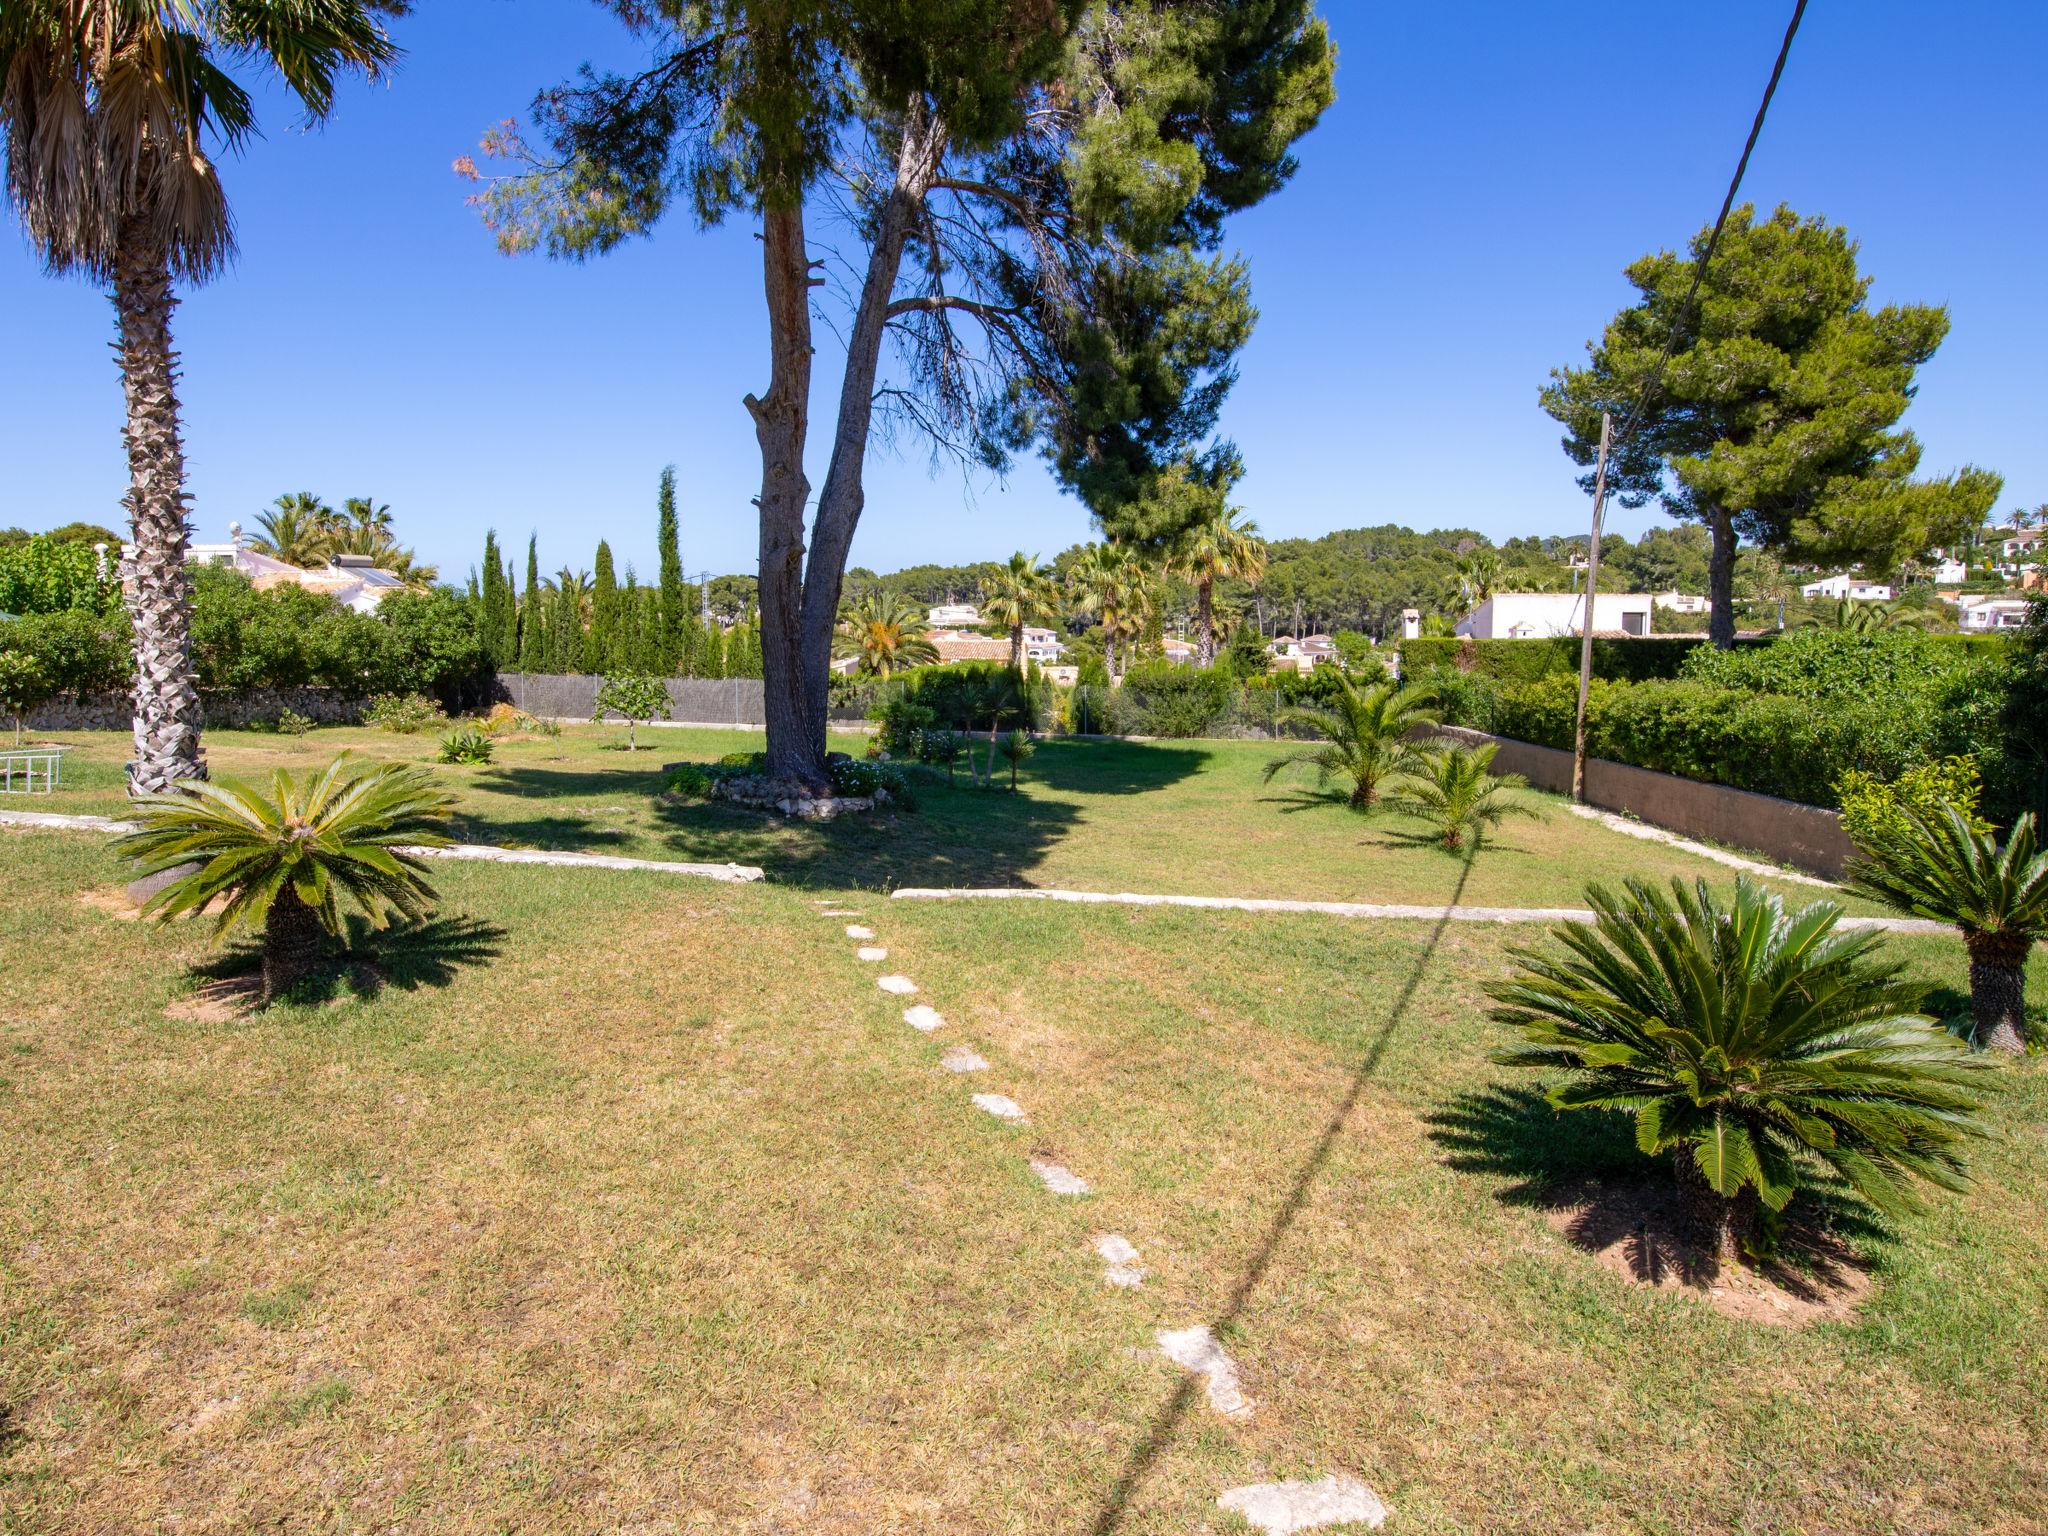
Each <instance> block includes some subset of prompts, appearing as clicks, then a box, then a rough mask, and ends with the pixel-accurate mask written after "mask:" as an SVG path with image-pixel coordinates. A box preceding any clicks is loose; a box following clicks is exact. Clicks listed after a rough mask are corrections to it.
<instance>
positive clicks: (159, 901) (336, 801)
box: [114, 752, 454, 998]
mask: <svg viewBox="0 0 2048 1536" xmlns="http://www.w3.org/2000/svg"><path fill="white" fill-rule="evenodd" d="M453 805H454V799H453V797H452V796H450V795H449V794H447V793H446V792H445V791H443V790H442V789H440V788H439V787H438V786H436V784H435V783H434V780H433V777H432V775H430V774H428V773H426V772H424V771H423V770H421V769H419V768H414V767H408V766H405V765H402V764H397V763H387V764H384V765H382V766H380V767H375V768H370V769H367V770H365V771H363V772H361V773H356V772H354V771H353V770H352V767H351V765H350V763H349V757H348V754H347V753H345V752H344V753H343V754H341V756H339V757H337V758H335V760H334V761H333V762H331V763H329V764H328V765H327V767H326V768H324V769H322V770H321V771H320V772H318V773H310V774H308V775H306V777H305V778H303V779H294V778H293V777H292V776H291V775H290V774H287V773H285V772H284V771H283V770H282V769H280V770H279V771H278V773H277V775H276V777H275V778H274V779H273V780H272V782H271V788H270V792H269V793H268V794H267V795H266V794H265V793H263V792H262V791H261V790H258V789H255V788H253V787H251V786H249V785H245V784H241V783H238V782H237V781H235V780H233V779H226V778H221V779H214V780H212V781H211V782H206V781H192V782H188V783H185V784H181V785H179V786H178V788H177V789H176V790H175V791H173V792H172V793H170V794H167V795H150V796H147V797H145V798H144V799H142V800H140V801H138V802H137V803H136V806H135V811H136V814H137V817H138V819H139V820H140V821H141V823H142V828H141V830H140V831H137V832H132V833H130V834H129V835H127V836H126V837H123V838H121V839H120V840H119V841H118V842H117V843H116V844H115V845H114V846H115V848H116V850H117V851H118V852H121V853H125V854H127V855H128V856H130V857H131V858H133V859H134V860H135V861H136V864H137V867H138V868H139V869H140V870H141V872H142V873H143V874H145V875H149V874H161V873H163V872H164V871H166V870H171V869H176V868H178V867H179V866H181V865H185V864H191V863H195V862H198V863H199V868H197V869H195V870H193V871H192V872H191V873H189V874H186V875H184V876H182V877H181V878H179V879H177V880H174V881H172V882H171V883H170V884H169V885H167V886H165V887H164V888H163V889H162V890H160V891H158V892H157V893H156V894H155V895H154V896H152V897H150V899H149V901H148V902H147V903H146V904H145V905H144V907H143V911H144V914H145V915H147V916H151V917H155V918H156V919H158V920H159V921H167V920H169V919H171V918H173V917H176V916H178V915H179V914H181V913H185V912H197V911H201V910H203V909H204V908H206V907H207V906H208V905H209V904H210V903H213V902H215V901H219V902H220V903H221V905H220V907H219V911H218V914H217V916H216V917H215V921H214V934H215V937H216V938H218V937H221V936H223V935H225V934H228V933H231V932H233V931H235V930H236V929H241V928H249V929H253V928H259V927H260V928H261V930H262V934H263V992H264V996H265V997H266V998H271V997H275V996H277V995H278V994H279V993H280V992H282V991H284V990H285V989H286V988H288V987H289V986H290V985H291V984H292V983H293V982H294V981H296V980H298V979H299V978H300V977H301V976H303V975H305V974H306V973H307V972H308V971H309V970H311V969H312V967H313V965H314V964H315V963H316V961H317V959H318V957H319V948H320V936H321V933H322V932H323V931H325V932H326V933H328V934H331V935H333V936H335V937H337V938H338V937H340V936H341V934H342V932H343V929H342V918H341V905H340V898H341V897H344V896H346V897H347V898H349V899H350V900H351V901H353V902H354V903H355V905H356V906H358V907H359V908H361V909H362V911H363V912H364V914H365V915H367V916H368V917H369V919H370V921H371V922H372V923H373V924H374V925H376V926H378V927H382V926H383V925H384V923H385V921H386V919H387V917H388V915H389V914H391V913H394V912H395V913H397V914H398V915H400V916H401V917H405V918H408V919H410V918H418V917H420V916H423V915H424V914H425V913H426V912H427V911H428V909H429V908H430V906H431V905H432V903H433V900H434V890H433V887H432V886H430V885H429V884H428V883H427V880H426V876H425V873H424V868H425V866H424V864H423V863H422V861H421V860H420V858H419V857H418V856H417V855H416V854H411V853H403V852H400V851H399V845H405V844H412V845H425V846H429V847H443V846H446V845H447V843H448V839H447V837H446V836H444V835H443V834H442V832H441V831H440V824H441V823H442V822H444V821H445V820H446V819H447V816H448V814H449V811H450V810H451V809H452V808H453Z"/></svg>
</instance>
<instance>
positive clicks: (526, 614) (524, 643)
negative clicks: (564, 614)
mask: <svg viewBox="0 0 2048 1536" xmlns="http://www.w3.org/2000/svg"><path fill="white" fill-rule="evenodd" d="M546 611H547V604H546V600H545V599H544V598H543V597H542V596H541V590H540V535H539V534H537V533H536V534H533V535H531V536H529V537H528V539H527V541H526V601H525V602H524V603H521V604H520V605H519V670H520V671H522V672H542V671H545V670H547V633H546V630H547V626H546V623H545V622H544V619H543V615H544V614H545V613H546Z"/></svg>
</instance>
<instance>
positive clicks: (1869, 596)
mask: <svg viewBox="0 0 2048 1536" xmlns="http://www.w3.org/2000/svg"><path fill="white" fill-rule="evenodd" d="M1799 595H1800V596H1801V597H1824V598H1827V599H1828V600H1830V601H1831V602H1840V601H1841V600H1842V599H1843V598H1845V597H1846V598H1848V599H1849V600H1850V601H1851V602H1856V603H1888V602H1890V601H1891V600H1892V598H1893V597H1894V596H1895V595H1896V594H1895V593H1893V591H1892V589H1891V588H1890V587H1889V586H1887V585H1885V584H1884V583H1883V582H1881V581H1865V580H1864V579H1863V578H1862V577H1860V576H1851V575H1849V574H1847V573H1846V572H1845V573H1843V574H1842V575H1839V576H1826V577H1823V578H1822V579H1821V580H1819V581H1809V582H1808V583H1807V584H1806V585H1805V586H1803V587H1801V588H1800V589H1799Z"/></svg>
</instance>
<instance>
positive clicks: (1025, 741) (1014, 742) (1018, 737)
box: [996, 731, 1038, 793]
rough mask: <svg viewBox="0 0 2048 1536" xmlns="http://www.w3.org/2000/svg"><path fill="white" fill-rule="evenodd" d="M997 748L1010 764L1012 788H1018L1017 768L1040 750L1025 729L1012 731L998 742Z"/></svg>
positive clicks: (1013, 790)
mask: <svg viewBox="0 0 2048 1536" xmlns="http://www.w3.org/2000/svg"><path fill="white" fill-rule="evenodd" d="M996 750H997V751H998V752H1000V753H1002V754H1003V761H1004V762H1006V763H1008V764H1009V765H1010V789H1011V791H1012V792H1013V793H1014V792H1015V790H1016V788H1017V770H1018V768H1019V767H1021V766H1022V765H1023V764H1024V763H1025V762H1026V761H1027V760H1028V759H1029V758H1030V756H1031V754H1032V753H1034V752H1036V751H1037V750H1038V746H1037V744H1036V743H1035V742H1033V741H1032V739H1031V737H1030V735H1029V734H1028V733H1026V732H1024V731H1011V732H1009V733H1008V734H1007V735H1005V736H1004V737H1003V738H1002V739H1001V740H1000V741H998V742H997V743H996Z"/></svg>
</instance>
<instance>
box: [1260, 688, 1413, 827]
mask: <svg viewBox="0 0 2048 1536" xmlns="http://www.w3.org/2000/svg"><path fill="white" fill-rule="evenodd" d="M1340 684H1341V686H1340V688H1339V690H1338V694H1337V700H1336V703H1335V704H1334V705H1333V706H1332V707H1331V708H1329V709H1317V708H1302V709H1297V710H1293V711H1290V712H1289V713H1288V714H1287V715H1286V716H1285V717H1283V718H1284V719H1286V720H1289V721H1299V722H1301V723H1303V724H1305V725H1307V726H1309V727H1310V728H1311V729H1313V730H1314V731H1315V732H1316V733H1317V734H1318V735H1320V736H1321V737H1322V738H1323V743H1322V745H1321V746H1316V747H1307V748H1303V749H1302V750H1299V751H1295V752H1289V753H1286V754H1285V755H1283V756H1280V757H1276V758H1274V759H1273V760H1272V761H1271V762H1269V763H1267V764H1266V779H1267V781H1268V782H1269V783H1270V782H1271V781H1272V779H1273V777H1274V775H1275V774H1279V773H1283V772H1285V771H1287V770H1288V769H1290V768H1313V769H1314V770H1315V774H1316V783H1317V784H1318V785H1327V784H1329V783H1330V782H1331V781H1332V780H1334V779H1348V780H1349V781H1350V783H1351V789H1350V791H1349V794H1348V797H1347V799H1348V803H1349V804H1350V806H1351V808H1352V809H1353V810H1354V811H1359V812H1362V813H1365V814H1368V815H1369V814H1371V812H1372V808H1373V804H1374V802H1375V801H1376V800H1377V799H1378V798H1379V796H1380V792H1381V790H1382V789H1383V788H1385V787H1386V786H1388V785H1389V784H1390V783H1392V782H1393V781H1395V780H1397V779H1399V778H1401V777H1402V776H1403V775H1405V774H1408V773H1411V772H1413V771H1414V770H1415V768H1416V766H1417V765H1418V763H1419V762H1420V756H1421V755H1420V753H1419V752H1418V751H1417V749H1416V747H1415V745H1414V743H1413V742H1411V741H1410V740H1409V739H1408V737H1409V733H1410V732H1411V731H1413V730H1414V729H1415V727H1417V726H1418V725H1427V724H1431V723H1433V722H1434V721H1435V719H1436V712H1435V711H1434V710H1433V709H1431V708H1430V703H1431V700H1430V698H1429V695H1428V694H1426V693H1424V692H1423V691H1422V690H1421V689H1419V688H1417V687H1414V686H1413V685H1412V684H1411V685H1408V686H1405V687H1404V686H1402V685H1400V684H1398V683H1393V682H1384V683H1376V684H1374V685H1373V686H1371V687H1369V688H1358V687H1354V686H1353V685H1352V684H1351V682H1350V681H1349V680H1348V679H1340Z"/></svg>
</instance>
